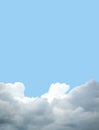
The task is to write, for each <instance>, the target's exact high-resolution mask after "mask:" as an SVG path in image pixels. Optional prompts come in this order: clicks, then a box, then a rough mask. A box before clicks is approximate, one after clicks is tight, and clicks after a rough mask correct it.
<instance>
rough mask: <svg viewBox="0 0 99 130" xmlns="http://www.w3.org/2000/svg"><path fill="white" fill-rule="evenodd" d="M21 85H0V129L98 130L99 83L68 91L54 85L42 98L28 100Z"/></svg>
mask: <svg viewBox="0 0 99 130" xmlns="http://www.w3.org/2000/svg"><path fill="white" fill-rule="evenodd" d="M24 90H25V87H24V85H23V84H22V83H14V84H11V83H0V130H51V129H52V130H98V129H99V83H98V82H96V81H94V80H92V81H89V82H87V83H85V84H83V85H81V86H79V87H74V88H73V89H72V90H69V85H66V84H64V83H62V84H61V83H56V84H52V85H51V86H50V88H49V91H48V92H47V93H45V94H43V95H41V96H40V97H32V98H29V97H26V96H25V95H24Z"/></svg>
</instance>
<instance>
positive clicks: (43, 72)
mask: <svg viewBox="0 0 99 130" xmlns="http://www.w3.org/2000/svg"><path fill="white" fill-rule="evenodd" d="M98 7H99V1H98V0H94V1H93V0H81V1H79V0H75V1H74V0H62V1H61V0H49V1H47V0H42V1H41V0H36V1H34V0H28V1H26V0H21V1H19V0H17V1H13V0H9V1H8V0H4V1H0V81H1V82H16V81H20V82H23V83H24V84H25V86H26V91H25V93H26V95H28V96H32V95H34V96H39V95H41V94H42V93H44V92H46V91H47V90H48V88H49V86H50V84H52V83H55V82H65V83H67V84H70V85H71V87H74V86H76V85H80V84H82V83H84V82H86V81H88V80H90V79H95V80H97V81H99V59H98V56H99V17H98V15H99V8H98Z"/></svg>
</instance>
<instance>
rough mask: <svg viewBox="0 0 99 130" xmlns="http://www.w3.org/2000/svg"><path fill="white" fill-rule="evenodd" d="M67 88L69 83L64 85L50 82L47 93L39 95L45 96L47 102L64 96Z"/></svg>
mask: <svg viewBox="0 0 99 130" xmlns="http://www.w3.org/2000/svg"><path fill="white" fill-rule="evenodd" d="M68 90H69V85H66V84H65V83H56V84H52V85H51V86H50V88H49V91H48V93H46V94H44V95H42V96H41V97H42V98H46V99H48V101H49V102H51V101H52V100H53V99H54V98H57V99H60V98H64V97H65V96H66V92H67V91H68Z"/></svg>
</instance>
